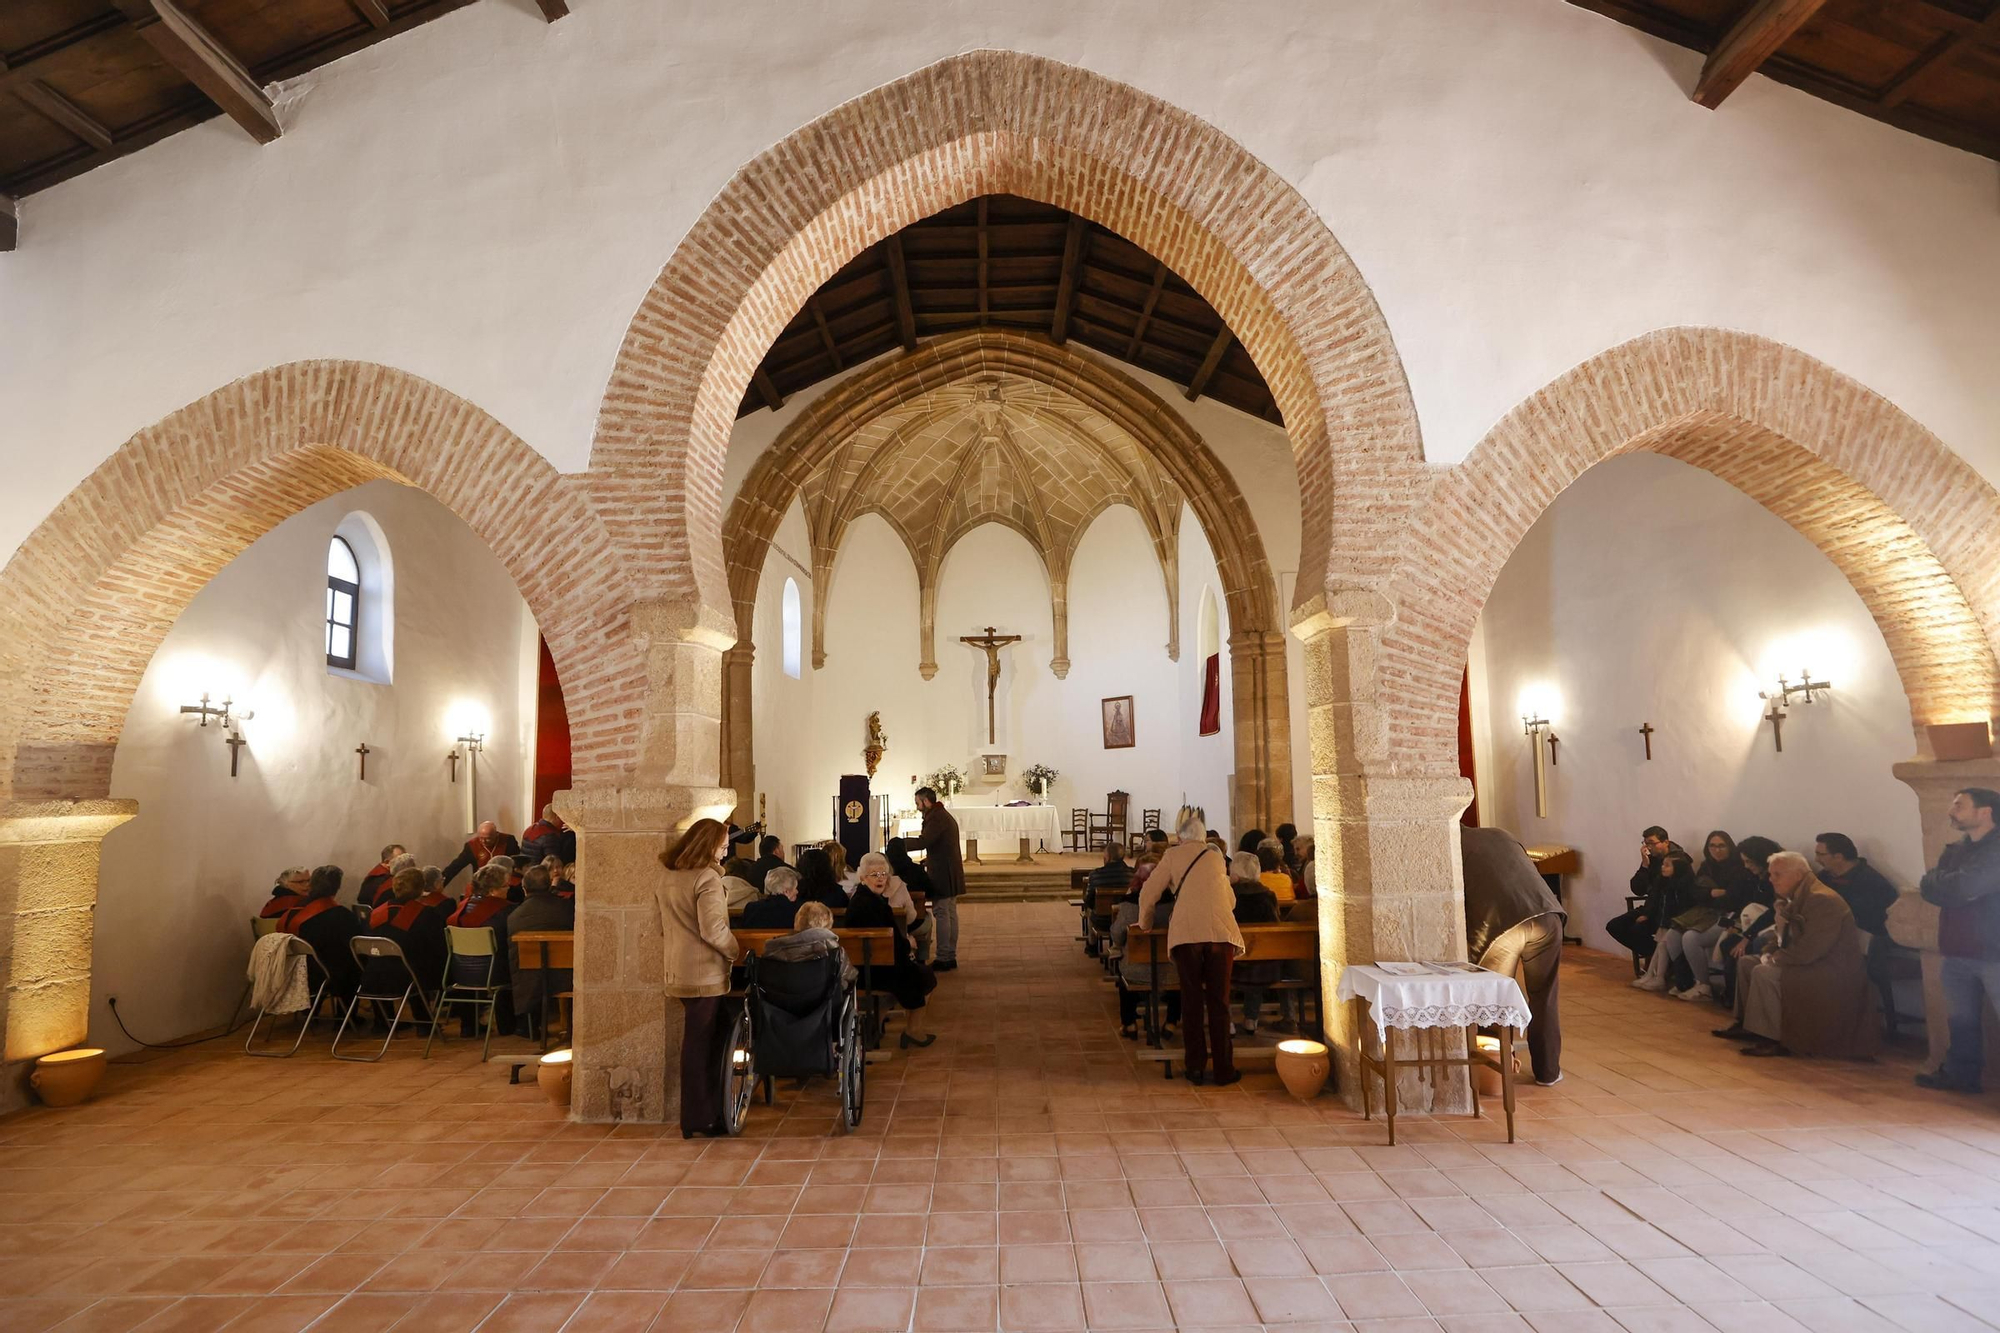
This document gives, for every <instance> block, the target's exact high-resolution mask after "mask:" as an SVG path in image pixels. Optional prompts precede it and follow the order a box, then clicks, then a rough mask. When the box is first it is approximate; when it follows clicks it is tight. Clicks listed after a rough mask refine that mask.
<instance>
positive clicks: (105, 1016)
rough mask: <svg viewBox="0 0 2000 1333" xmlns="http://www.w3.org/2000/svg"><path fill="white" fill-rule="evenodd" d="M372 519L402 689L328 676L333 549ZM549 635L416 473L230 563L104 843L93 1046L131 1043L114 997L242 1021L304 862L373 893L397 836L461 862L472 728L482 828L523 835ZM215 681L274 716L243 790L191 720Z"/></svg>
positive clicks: (192, 1018) (158, 693)
mask: <svg viewBox="0 0 2000 1333" xmlns="http://www.w3.org/2000/svg"><path fill="white" fill-rule="evenodd" d="M357 511H363V512H366V513H367V514H368V515H370V516H371V517H372V518H373V519H374V521H375V523H376V524H377V525H378V526H379V528H380V531H381V533H382V534H383V536H384V537H385V538H386V540H387V543H388V546H389V549H390V554H391V558H392V559H393V560H394V562H395V566H396V626H395V628H396V635H395V654H396V661H395V681H396V683H395V684H394V685H377V684H373V683H370V682H368V681H364V680H358V679H355V678H353V677H351V676H342V675H335V674H333V673H330V672H329V671H328V670H327V667H326V652H325V646H324V639H323V637H322V636H323V633H324V628H323V622H322V619H321V617H322V615H323V603H322V600H321V599H322V597H323V595H324V592H325V588H326V551H327V542H328V540H329V539H330V538H331V537H332V536H333V533H334V529H335V526H336V525H337V524H339V523H340V522H341V521H342V519H343V518H344V517H346V516H348V515H350V514H353V513H355V512H357ZM364 613H365V609H364ZM536 643H537V637H536V626H535V622H534V620H533V618H532V617H531V616H530V615H529V613H528V608H527V605H526V603H524V602H523V601H522V600H521V597H520V594H519V593H518V592H517V591H516V590H515V588H514V585H513V582H512V581H511V580H510V579H509V578H508V575H507V571H506V570H505V569H504V568H502V567H501V565H500V562H499V561H498V560H497V559H495V558H494V556H493V553H492V552H491V551H490V550H488V549H487V547H486V546H485V544H484V543H482V542H481V541H480V540H479V538H478V537H477V536H476V535H474V533H473V531H472V529H471V528H469V527H467V526H466V525H465V524H464V523H463V522H461V521H460V520H459V519H458V518H457V517H455V516H454V515H453V514H452V513H451V512H450V511H449V510H447V509H446V508H444V507H443V506H442V505H440V504H438V503H437V502H436V501H435V500H433V499H431V498H430V497H429V496H427V495H425V494H424V493H423V492H422V491H419V490H414V489H411V488H409V487H405V486H400V485H397V484H396V483H394V482H388V481H377V482H370V483H369V484H367V485H365V486H360V487H357V488H355V489H354V490H351V491H346V492H343V493H342V494H340V495H336V496H333V497H331V498H329V499H327V500H323V501H321V502H320V503H319V504H316V505H314V506H312V507H311V508H309V509H306V510H304V511H302V512H300V513H298V514H296V515H294V516H293V517H291V518H290V519H287V520H286V521H285V522H283V523H281V524H279V525H278V526H277V527H276V528H273V529H272V530H271V531H270V532H269V533H266V534H265V535H264V536H263V537H262V538H261V539H259V540H258V541H257V542H255V543H253V544H252V545H251V546H250V547H249V548H248V549H247V550H245V551H244V552H243V554H241V555H239V556H238V557H237V558H236V559H235V560H233V561H231V562H230V563H229V564H228V565H227V566H225V567H224V568H223V570H222V572H221V573H219V574H217V575H216V577H215V578H214V579H213V580H212V581H211V582H210V583H209V584H208V586H207V587H205V588H203V589H202V591H201V592H200V593H198V594H197V595H196V596H195V599H194V601H193V602H192V603H190V604H189V606H188V608H187V610H186V611H184V612H183V613H182V614H181V617H180V619H179V620H178V621H176V622H175V624H174V627H173V629H172V630H171V631H169V632H168V634H167V637H166V639H165V641H164V642H163V643H162V644H161V645H160V648H159V651H158V652H157V653H155V654H154V656H153V660H152V662H151V664H150V665H149V666H148V667H147V670H146V674H145V677H144V678H143V679H142V680H141V682H140V684H139V689H138V693H137V694H136V696H135V697H134V699H133V702H132V708H131V711H130V713H129V714H128V715H127V718H126V723H125V731H124V735H123V737H122V738H121V739H120V741H119V745H118V753H117V756H116V759H115V761H114V764H113V767H112V775H111V794H112V795H113V796H116V797H121V798H127V799H136V800H137V801H138V802H139V815H138V817H137V818H136V819H134V820H132V821H131V822H130V823H128V824H126V825H125V826H124V827H122V828H120V829H119V830H117V831H116V832H114V833H113V834H112V835H111V836H110V837H109V838H107V839H106V840H105V843H104V861H103V871H102V874H101V876H100V879H99V882H98V900H97V928H96V929H97V937H96V942H95V947H94V967H93V975H92V984H93V991H94V993H93V995H92V1004H91V1028H90V1040H91V1042H92V1043H93V1044H95V1045H100V1046H104V1047H106V1048H107V1049H110V1050H113V1051H117V1050H121V1049H125V1048H126V1047H128V1046H129V1043H128V1042H127V1041H126V1040H125V1038H124V1037H123V1036H122V1035H121V1034H120V1033H119V1031H118V1028H117V1025H116V1024H115V1023H113V1022H112V1020H111V1015H110V1011H109V1009H108V1008H107V1007H106V1004H105V1000H106V997H109V996H116V997H117V999H118V1010H119V1013H120V1015H122V1016H123V1018H124V1019H125V1022H126V1024H127V1025H128V1026H130V1027H131V1028H132V1030H133V1032H134V1033H135V1034H136V1035H137V1036H139V1037H141V1038H143V1039H145V1040H148V1041H158V1040H162V1039H166V1038H172V1037H176V1036H180V1035H182V1034H185V1033H188V1032H193V1031H198V1030H201V1029H203V1028H206V1027H210V1026H214V1025H218V1024H220V1023H222V1022H224V1021H226V1020H227V1018H228V1017H229V1006H230V1004H231V1002H233V1001H234V1000H235V999H236V998H237V997H238V995H239V993H240V992H241V991H242V988H243V965H244V962H245V960H246V959H247V957H248V954H249V948H250V928H249V918H250V917H251V916H252V915H254V914H255V913H256V912H257V911H258V910H259V909H260V908H261V907H262V905H263V902H264V899H265V898H266V896H267V895H268V893H269V891H270V887H271V883H272V881H273V879H275V877H276V875H277V872H278V871H279V870H281V869H283V868H284V867H286V866H288V865H305V866H309V867H310V866H316V865H322V864H333V865H338V866H340V867H341V868H342V869H343V870H345V871H346V873H347V884H346V886H345V887H344V888H343V891H342V894H341V898H342V901H351V900H352V899H353V896H354V889H355V887H356V886H358V884H359V883H360V877H361V876H362V875H363V874H365V873H366V872H367V870H368V868H369V867H370V866H372V865H374V864H375V859H376V856H377V854H378V853H379V852H380V851H381V848H382V845H383V844H384V843H387V842H390V841H396V842H401V843H403V844H404V845H406V846H407V847H409V849H410V850H411V852H413V853H415V854H416V855H417V857H418V858H419V859H420V860H421V861H422V862H424V863H426V864H435V865H443V864H444V863H445V862H446V861H447V860H449V859H450V858H451V857H452V856H453V855H455V854H456V852H457V849H458V846H459V845H460V844H461V843H462V842H463V841H464V840H465V838H466V836H467V834H468V833H469V832H470V831H471V828H472V825H473V823H474V815H473V810H472V808H471V804H470V799H471V791H472V787H471V784H470V782H469V781H468V778H467V771H466V767H465V765H464V763H463V762H461V763H460V764H459V766H458V781H457V782H456V783H453V782H452V781H451V770H450V766H449V764H448V762H447V760H446V755H447V753H448V752H449V751H450V749H451V748H452V747H451V738H452V737H453V736H455V735H457V734H459V727H461V726H463V725H465V724H466V723H467V721H468V720H481V719H483V725H484V727H485V730H486V736H487V740H486V750H485V753H484V754H482V755H481V756H480V758H479V810H478V814H477V817H478V818H480V819H487V818H491V819H496V820H498V821H499V823H500V825H501V827H503V828H505V829H508V830H509V831H511V832H513V833H516V834H519V833H520V831H521V830H522V828H524V827H525V826H526V825H527V824H528V823H529V822H530V821H531V820H532V819H533V818H534V816H533V815H532V814H531V813H530V812H529V810H528V803H529V800H530V799H531V790H530V789H531V784H532V781H533V756H534V748H533V743H534V725H535V694H536V677H535V655H536ZM204 689H206V690H208V691H209V692H210V693H211V694H212V695H214V696H215V697H216V698H217V699H220V698H221V697H223V696H224V695H225V694H227V695H230V696H231V697H233V699H234V700H235V702H236V704H237V706H238V708H239V709H240V708H243V707H248V708H250V709H251V710H253V711H254V713H255V716H254V717H252V718H250V719H249V720H247V721H245V722H244V723H243V724H242V732H243V737H244V739H245V740H246V741H247V742H248V743H247V744H246V745H245V746H244V748H243V751H242V756H241V759H242V762H241V765H240V774H239V776H237V777H236V778H234V779H232V778H231V777H230V776H229V751H228V749H227V748H226V747H225V745H224V744H223V733H222V732H221V731H220V730H219V729H218V728H217V727H216V726H214V725H213V724H211V725H210V726H209V727H208V728H206V729H202V728H200V727H197V726H196V724H195V719H193V718H192V717H183V716H181V715H180V713H179V712H178V708H179V705H181V704H183V703H190V702H192V701H193V700H194V699H195V698H196V697H197V696H199V695H200V694H201V693H202V691H203V690H204ZM364 742H365V743H366V744H367V746H368V748H369V754H368V778H367V780H366V781H365V782H364V781H362V780H361V778H360V777H359V772H360V764H359V756H358V755H357V754H356V753H355V747H356V746H358V745H361V744H363V743H364ZM464 883H465V881H464V878H463V876H461V877H460V879H459V883H458V885H457V887H458V888H460V889H461V890H462V889H463V887H464Z"/></svg>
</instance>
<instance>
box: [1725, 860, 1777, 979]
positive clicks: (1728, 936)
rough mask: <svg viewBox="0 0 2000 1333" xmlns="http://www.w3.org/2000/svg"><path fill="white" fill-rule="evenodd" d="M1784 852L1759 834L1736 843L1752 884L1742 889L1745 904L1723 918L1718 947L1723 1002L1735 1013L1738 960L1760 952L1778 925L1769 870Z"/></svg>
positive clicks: (1775, 898)
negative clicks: (1769, 932)
mask: <svg viewBox="0 0 2000 1333" xmlns="http://www.w3.org/2000/svg"><path fill="white" fill-rule="evenodd" d="M1783 850H1784V848H1782V847H1780V846H1779V845H1778V844H1777V843H1776V842H1775V841H1774V840H1772V839H1770V838H1765V837H1760V836H1758V835H1756V834H1752V835H1751V836H1749V837H1747V838H1745V839H1744V840H1743V841H1741V842H1739V843H1737V844H1736V859H1737V860H1739V861H1741V862H1742V863H1743V871H1744V874H1745V875H1746V876H1747V877H1748V878H1749V883H1748V885H1747V886H1746V887H1745V888H1744V890H1743V905H1742V906H1741V907H1739V908H1737V909H1736V911H1735V913H1734V914H1733V915H1732V916H1729V917H1725V918H1723V923H1722V925H1723V931H1722V939H1721V940H1720V941H1718V942H1717V944H1716V949H1717V950H1718V951H1719V952H1720V953H1721V955H1722V1002H1723V1003H1724V1004H1726V1005H1728V1006H1729V1007H1730V1008H1731V1009H1732V1010H1733V1009H1735V1007H1736V960H1737V959H1739V958H1741V957H1743V955H1744V954H1746V953H1757V952H1759V951H1760V947H1761V941H1762V938H1763V936H1764V935H1765V933H1767V932H1768V931H1770V930H1771V928H1772V927H1773V926H1775V925H1776V924H1777V918H1776V917H1774V916H1773V915H1772V914H1771V909H1772V907H1773V905H1774V904H1775V903H1776V902H1777V896H1776V894H1775V893H1774V892H1773V890H1772V888H1771V876H1770V874H1769V873H1768V867H1769V865H1770V861H1771V858H1772V857H1773V856H1775V855H1777V854H1778V853H1779V852H1781V851H1783Z"/></svg>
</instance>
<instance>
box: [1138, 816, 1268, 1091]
mask: <svg viewBox="0 0 2000 1333" xmlns="http://www.w3.org/2000/svg"><path fill="white" fill-rule="evenodd" d="M1174 825H1175V827H1174V833H1175V836H1176V837H1178V838H1179V839H1180V841H1179V842H1178V843H1176V844H1175V845H1174V846H1172V847H1169V848H1168V849H1167V851H1166V854H1165V855H1163V856H1161V857H1160V864H1159V866H1158V867H1157V868H1156V869H1155V870H1154V871H1153V873H1152V874H1150V875H1148V876H1147V877H1146V887H1145V889H1144V890H1143V891H1142V892H1141V894H1140V898H1139V926H1140V928H1141V929H1142V930H1151V929H1152V928H1153V909H1154V905H1155V904H1157V903H1158V902H1159V901H1160V897H1161V895H1163V894H1166V893H1170V892H1171V893H1172V894H1173V895H1174V899H1175V906H1174V916H1173V920H1172V921H1171V922H1169V923H1168V925H1167V948H1168V950H1169V952H1170V953H1171V954H1172V956H1173V960H1174V968H1175V970H1176V971H1178V972H1179V973H1180V977H1181V1012H1182V1014H1183V1015H1184V1016H1185V1017H1184V1026H1183V1027H1182V1029H1181V1032H1182V1040H1183V1042H1184V1043H1185V1046H1186V1053H1185V1058H1186V1064H1187V1078H1188V1082H1190V1083H1193V1084H1195V1085H1196V1086H1200V1085H1201V1084H1202V1083H1203V1082H1205V1081H1207V1079H1208V1074H1209V1069H1210V1065H1211V1062H1213V1068H1214V1076H1215V1077H1214V1082H1215V1085H1216V1086H1217V1087H1227V1086H1229V1085H1230V1084H1232V1083H1235V1082H1238V1081H1239V1080H1241V1079H1242V1077H1243V1075H1242V1073H1241V1071H1239V1070H1238V1069H1237V1068H1236V1059H1235V1048H1234V1046H1233V1045H1232V1044H1231V1042H1232V1038H1233V1036H1234V1034H1235V1028H1234V1025H1233V1024H1232V1023H1231V1022H1230V1017H1229V971H1230V969H1231V968H1232V967H1233V966H1235V963H1236V959H1237V958H1238V957H1240V956H1241V955H1242V953H1243V952H1244V948H1243V932H1242V931H1240V930H1238V929H1237V928H1236V893H1235V890H1233V889H1231V888H1230V887H1229V869H1228V867H1227V866H1226V865H1225V864H1224V863H1223V859H1222V854H1221V853H1220V852H1218V851H1216V850H1215V848H1214V847H1213V846H1211V845H1210V844H1209V843H1208V841H1207V837H1208V817H1207V815H1206V814H1204V813H1203V812H1202V810H1201V808H1200V807H1199V806H1186V805H1184V806H1182V807H1181V811H1180V817H1179V818H1178V819H1176V820H1175V821H1174Z"/></svg>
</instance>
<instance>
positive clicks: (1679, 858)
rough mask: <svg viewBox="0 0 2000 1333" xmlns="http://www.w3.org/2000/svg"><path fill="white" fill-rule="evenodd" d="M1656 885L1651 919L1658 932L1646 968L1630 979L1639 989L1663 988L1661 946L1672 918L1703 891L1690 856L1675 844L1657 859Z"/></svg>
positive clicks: (1664, 974) (1664, 973)
mask: <svg viewBox="0 0 2000 1333" xmlns="http://www.w3.org/2000/svg"><path fill="white" fill-rule="evenodd" d="M1657 883H1658V885H1659V888H1658V891H1657V897H1656V898H1655V899H1654V909H1653V910H1654V913H1655V918H1654V919H1655V920H1657V921H1659V922H1661V926H1660V929H1659V932H1658V933H1657V934H1656V935H1655V936H1654V948H1653V950H1652V952H1651V955H1650V956H1649V957H1648V958H1647V960H1646V971H1645V973H1644V974H1643V975H1641V976H1639V977H1638V978H1636V979H1634V981H1633V982H1632V984H1633V985H1634V986H1635V987H1637V988H1638V989H1640V990H1650V991H1663V990H1665V989H1666V988H1667V951H1666V949H1665V948H1664V947H1661V944H1660V941H1662V940H1664V939H1665V938H1666V937H1667V935H1668V933H1669V932H1670V930H1671V925H1670V923H1671V922H1672V921H1673V919H1674V918H1675V917H1677V916H1679V915H1681V914H1682V913H1683V912H1685V911H1687V909H1688V908H1689V907H1690V906H1691V905H1692V904H1693V903H1694V901H1695V898H1696V896H1697V895H1699V894H1701V893H1703V892H1704V891H1703V890H1701V889H1699V888H1697V887H1696V886H1695V882H1694V860H1693V858H1692V857H1690V856H1689V855H1688V854H1687V853H1686V852H1684V851H1682V850H1681V849H1680V848H1678V847H1676V848H1674V850H1672V851H1670V852H1668V853H1667V854H1666V855H1665V856H1664V857H1662V858H1661V859H1660V875H1659V879H1658V881H1657Z"/></svg>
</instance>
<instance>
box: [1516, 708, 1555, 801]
mask: <svg viewBox="0 0 2000 1333" xmlns="http://www.w3.org/2000/svg"><path fill="white" fill-rule="evenodd" d="M1554 727H1555V724H1554V723H1552V722H1550V721H1549V720H1548V719H1547V718H1545V717H1543V716H1541V715H1540V714H1532V715H1531V714H1527V713H1523V714H1522V715H1521V731H1522V733H1523V734H1524V735H1526V736H1527V738H1528V747H1529V748H1530V749H1531V750H1533V751H1534V755H1535V817H1536V818H1537V819H1547V818H1548V817H1549V779H1548V774H1547V773H1546V772H1544V771H1543V769H1542V731H1543V729H1544V728H1547V729H1548V730H1549V743H1550V753H1551V755H1553V754H1554V747H1555V745H1556V743H1557V742H1556V735H1555V730H1554Z"/></svg>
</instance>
